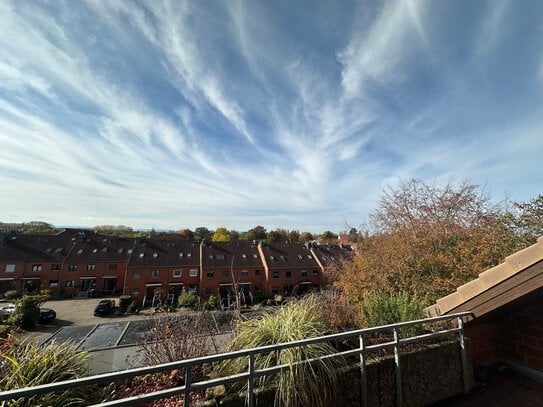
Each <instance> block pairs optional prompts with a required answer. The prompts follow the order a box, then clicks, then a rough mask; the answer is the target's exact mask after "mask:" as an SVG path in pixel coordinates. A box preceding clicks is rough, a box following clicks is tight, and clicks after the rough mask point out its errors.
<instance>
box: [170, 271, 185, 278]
mask: <svg viewBox="0 0 543 407" xmlns="http://www.w3.org/2000/svg"><path fill="white" fill-rule="evenodd" d="M182 275H183V270H174V271H173V272H172V277H173V278H180V277H181V276H182Z"/></svg>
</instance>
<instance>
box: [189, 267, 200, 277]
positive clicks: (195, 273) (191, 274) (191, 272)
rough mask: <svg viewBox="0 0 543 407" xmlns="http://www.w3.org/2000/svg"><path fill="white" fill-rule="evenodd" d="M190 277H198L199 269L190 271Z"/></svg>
mask: <svg viewBox="0 0 543 407" xmlns="http://www.w3.org/2000/svg"><path fill="white" fill-rule="evenodd" d="M189 276H191V277H198V270H197V269H190V271H189Z"/></svg>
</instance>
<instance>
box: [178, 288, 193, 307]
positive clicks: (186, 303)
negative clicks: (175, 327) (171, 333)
mask: <svg viewBox="0 0 543 407" xmlns="http://www.w3.org/2000/svg"><path fill="white" fill-rule="evenodd" d="M178 302H179V306H180V307H183V308H194V307H196V305H198V297H196V295H195V294H194V293H191V292H189V291H183V292H182V293H181V294H180V295H179V299H178Z"/></svg>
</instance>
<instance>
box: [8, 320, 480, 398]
mask: <svg viewBox="0 0 543 407" xmlns="http://www.w3.org/2000/svg"><path fill="white" fill-rule="evenodd" d="M469 315H471V312H461V313H456V314H451V315H444V316H439V317H432V318H425V319H418V320H414V321H407V322H399V323H396V324H390V325H383V326H378V327H372V328H365V329H358V330H354V331H348V332H341V333H336V334H331V335H325V336H319V337H315V338H309V339H302V340H298V341H293V342H286V343H279V344H274V345H266V346H261V347H258V348H252V349H243V350H239V351H234V352H227V353H220V354H216V355H208V356H203V357H198V358H192V359H185V360H180V361H175V362H168V363H162V364H160V365H155V366H145V367H139V368H133V369H128V370H124V371H118V372H110V373H104V374H99V375H94V376H89V377H82V378H78V379H71V380H65V381H62V382H56V383H49V384H43V385H39V386H33V387H25V388H20V389H15V390H9V391H5V392H0V401H4V400H13V399H18V398H21V397H30V396H35V395H37V394H44V393H51V392H55V391H61V390H66V389H70V388H74V387H82V386H90V385H96V384H103V383H112V382H116V381H119V380H122V379H128V378H132V377H136V376H143V375H146V374H151V373H158V372H163V371H169V370H175V369H185V385H184V386H179V387H174V388H169V389H165V390H160V391H155V392H152V393H146V394H142V395H138V396H132V397H128V398H124V399H119V400H113V401H109V402H105V403H100V404H95V406H104V407H105V406H128V405H133V404H138V403H142V402H144V401H152V400H157V399H162V398H166V397H171V396H175V395H180V394H184V401H185V404H184V405H185V406H187V407H188V406H189V404H190V398H189V395H190V392H191V391H194V390H200V389H206V388H209V387H213V386H217V385H221V384H226V383H230V382H234V381H240V380H247V386H248V395H247V397H248V398H247V402H248V403H247V404H248V405H249V406H250V407H252V406H253V405H254V394H253V393H254V391H253V390H254V387H253V380H254V379H255V378H258V377H260V376H264V375H269V374H272V373H277V372H280V371H281V370H283V369H285V368H288V367H289V365H277V366H273V367H269V368H265V369H255V366H254V359H255V355H258V354H262V353H269V352H274V351H280V350H283V349H289V348H293V347H301V346H306V345H312V344H317V343H322V342H329V341H333V340H339V339H348V338H354V337H359V341H360V347H359V348H356V349H352V350H347V351H343V352H337V353H331V354H329V355H325V356H323V357H321V358H319V359H325V358H331V357H339V356H348V355H357V354H358V355H359V356H360V366H361V367H360V372H361V385H362V387H361V390H362V391H363V394H362V397H363V401H362V404H363V405H367V403H366V402H365V386H366V385H365V383H366V369H365V355H366V354H367V353H370V352H374V351H376V350H380V349H384V348H387V347H394V359H395V378H396V404H397V405H401V402H402V398H401V393H402V391H401V377H400V357H399V356H400V345H402V344H406V343H411V342H414V341H420V340H424V339H429V338H434V337H438V336H443V335H447V334H451V333H458V335H459V342H460V348H461V364H462V377H463V382H464V389H465V391H468V390H469V387H468V383H469V382H468V377H467V358H466V354H465V352H466V349H465V342H464V327H463V324H464V321H463V318H464V317H467V316H469ZM454 319H456V320H457V324H458V327H457V328H451V329H446V330H441V331H437V332H432V333H426V334H421V335H415V336H410V337H407V338H400V330H401V328H406V327H411V326H415V325H422V324H428V323H434V322H438V321H447V320H454ZM385 331H392V333H393V335H394V340H393V341H389V342H384V343H379V344H374V345H365V343H364V337H365V336H366V335H370V334H374V333H379V332H385ZM241 357H248V358H249V364H248V365H249V366H248V370H247V371H246V372H243V373H238V374H235V375H230V376H224V377H220V378H216V379H209V380H203V381H198V382H195V383H193V382H192V378H191V370H192V368H193V367H194V366H201V365H203V364H208V363H215V362H221V361H224V360H230V359H236V358H241ZM315 360H318V359H312V360H304V361H301V362H298V363H311V362H312V361H315Z"/></svg>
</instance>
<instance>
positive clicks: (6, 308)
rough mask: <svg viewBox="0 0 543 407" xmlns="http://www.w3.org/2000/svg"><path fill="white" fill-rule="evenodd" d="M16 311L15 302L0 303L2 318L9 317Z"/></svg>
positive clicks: (0, 315) (0, 317)
mask: <svg viewBox="0 0 543 407" xmlns="http://www.w3.org/2000/svg"><path fill="white" fill-rule="evenodd" d="M14 311H15V304H11V303H7V304H2V305H0V319H8V318H9V317H10V316H11V314H13V312H14Z"/></svg>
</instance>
